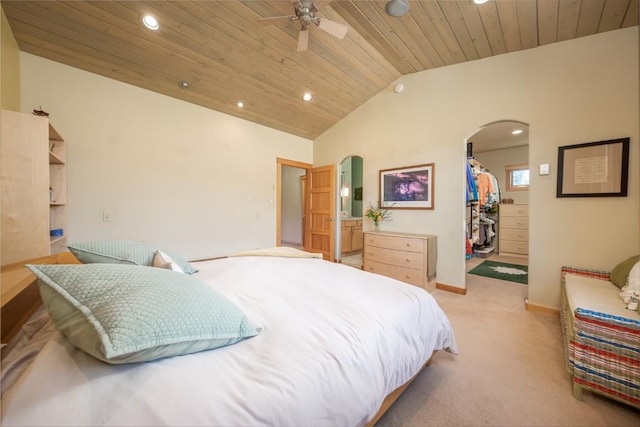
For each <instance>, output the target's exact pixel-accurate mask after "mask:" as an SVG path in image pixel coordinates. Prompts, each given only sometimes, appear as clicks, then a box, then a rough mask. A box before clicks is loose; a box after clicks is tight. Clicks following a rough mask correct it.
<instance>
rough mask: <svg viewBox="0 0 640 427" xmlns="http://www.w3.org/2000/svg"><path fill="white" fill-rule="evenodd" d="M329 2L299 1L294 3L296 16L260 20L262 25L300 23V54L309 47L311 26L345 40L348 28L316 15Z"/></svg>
mask: <svg viewBox="0 0 640 427" xmlns="http://www.w3.org/2000/svg"><path fill="white" fill-rule="evenodd" d="M326 3H330V2H329V1H315V2H314V1H313V0H299V1H297V2H295V3H293V8H294V13H295V15H290V16H274V17H270V18H260V19H259V21H260V23H261V24H262V25H271V24H278V23H280V22H285V21H290V22H294V21H300V33H299V34H298V49H297V50H298V52H301V51H303V50H306V49H307V47H308V46H309V29H308V27H309V25H310V24H314V25H315V26H317V27H318V28H320V29H321V30H322V31H324V32H326V33H328V34H331V35H332V36H334V37H336V38H339V39H343V38H344V36H345V35H346V34H347V29H348V27H347V26H346V25H344V24H340V23H338V22H334V21H330V20H328V19H326V18H320V17H319V16H316V13H317V12H318V11H319V10H320V7H321V6H322V5H324V4H326Z"/></svg>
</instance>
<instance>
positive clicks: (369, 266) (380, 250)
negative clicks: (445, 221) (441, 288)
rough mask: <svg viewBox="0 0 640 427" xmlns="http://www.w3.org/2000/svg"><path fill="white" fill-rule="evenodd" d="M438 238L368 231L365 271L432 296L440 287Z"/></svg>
mask: <svg viewBox="0 0 640 427" xmlns="http://www.w3.org/2000/svg"><path fill="white" fill-rule="evenodd" d="M436 242H437V241H436V236H433V235H427V234H413V233H398V232H393V233H392V232H383V231H367V232H365V233H364V257H363V261H364V270H365V271H369V272H371V273H377V274H381V275H383V276H387V277H392V278H394V279H397V280H401V281H403V282H407V283H409V284H412V285H415V286H418V287H421V288H423V289H426V290H427V291H429V292H431V291H433V290H434V289H435V287H436V280H435V279H436V278H435V272H436V271H435V268H436V260H437V253H436Z"/></svg>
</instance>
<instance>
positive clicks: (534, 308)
mask: <svg viewBox="0 0 640 427" xmlns="http://www.w3.org/2000/svg"><path fill="white" fill-rule="evenodd" d="M524 309H525V310H527V311H530V312H532V313H540V314H547V315H550V316H557V317H560V310H556V309H555V308H550V307H545V306H543V305H535V304H530V303H529V298H525V299H524Z"/></svg>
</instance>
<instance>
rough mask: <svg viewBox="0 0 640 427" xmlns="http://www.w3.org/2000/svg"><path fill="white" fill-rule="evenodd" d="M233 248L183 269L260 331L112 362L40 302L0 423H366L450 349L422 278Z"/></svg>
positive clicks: (443, 320) (451, 340) (448, 331)
mask: <svg viewBox="0 0 640 427" xmlns="http://www.w3.org/2000/svg"><path fill="white" fill-rule="evenodd" d="M238 255H241V256H232V257H227V258H222V259H216V260H208V261H202V262H193V263H191V265H192V266H193V267H194V269H195V270H198V271H197V273H194V274H192V275H191V276H192V277H193V278H194V279H197V280H198V281H200V282H202V283H204V284H206V286H207V287H210V288H212V289H215V291H216V292H217V293H218V294H220V295H222V296H223V297H224V298H226V299H227V300H228V301H230V302H231V303H232V304H233V305H235V306H236V307H237V308H238V309H239V310H241V311H242V312H243V313H244V314H246V316H247V318H249V319H250V320H251V322H253V323H254V324H255V325H258V329H259V330H260V333H258V334H256V335H255V336H251V337H248V338H246V339H242V340H239V341H238V342H236V343H233V344H231V345H226V346H222V347H219V348H215V349H213V350H208V351H199V352H196V353H191V354H185V355H180V356H175V357H164V358H160V359H156V360H153V361H149V362H144V363H121V364H111V363H104V362H103V361H100V360H98V359H97V358H95V357H93V356H91V355H89V354H88V353H87V352H85V351H82V350H80V349H78V348H77V347H75V346H74V345H72V344H70V342H69V341H68V340H67V339H66V338H65V337H64V336H63V335H62V334H61V333H60V332H58V331H56V330H54V329H52V328H51V327H50V325H49V326H43V325H45V322H44V321H43V320H42V317H41V316H46V312H44V314H39V313H38V312H37V313H36V319H32V320H31V323H33V322H36V329H44V330H47V328H48V329H49V334H50V335H51V337H50V338H47V340H46V344H44V346H43V347H42V349H41V350H40V351H39V352H38V354H37V356H36V357H35V358H34V359H33V361H30V362H29V365H28V367H26V368H25V369H24V372H22V373H21V374H20V375H16V373H15V372H16V369H9V370H8V371H11V372H12V374H11V376H13V377H16V376H19V378H17V379H15V378H13V379H10V380H11V383H12V384H11V386H10V387H8V389H7V390H6V393H4V395H3V399H2V417H3V418H2V424H3V425H4V426H38V425H65V426H72V425H78V426H89V425H92V426H95V425H114V426H115V425H128V426H133V425H140V426H151V425H153V426H161V425H171V426H179V425H189V426H196V425H207V426H256V425H269V426H275V425H277V426H365V425H373V424H374V423H375V421H377V419H378V418H379V417H380V416H381V415H382V413H383V412H384V410H386V408H387V407H388V406H389V405H390V404H391V403H392V401H393V400H394V399H395V398H397V396H398V395H399V394H400V392H401V391H402V390H404V387H406V385H408V383H409V382H410V381H411V380H412V379H413V378H414V377H415V376H416V375H417V374H418V373H419V372H420V370H421V369H422V368H423V367H424V366H425V365H426V364H428V363H429V362H430V360H431V358H432V355H433V354H434V353H435V352H437V351H438V350H445V351H447V352H450V353H452V354H456V353H457V346H456V342H455V337H454V333H453V330H452V328H451V325H450V323H449V320H448V319H447V317H446V315H445V314H444V312H443V311H442V310H441V309H440V307H439V306H438V305H437V303H436V301H435V300H434V298H433V297H432V296H431V295H430V294H429V293H428V292H426V291H424V290H423V289H421V288H418V287H415V286H412V285H408V284H405V283H403V282H399V281H396V280H393V279H390V278H387V277H384V276H380V275H376V274H373V273H368V272H364V271H361V270H358V269H355V268H352V267H349V266H345V265H341V264H336V263H331V262H328V261H324V260H322V259H318V258H317V257H316V256H314V255H313V254H308V253H306V252H301V251H291V250H278V249H275V248H274V249H273V250H269V251H255V252H248V253H243V254H238ZM143 268H146V267H143ZM172 273H173V272H172ZM175 274H180V273H175ZM31 335H33V333H32V334H31ZM28 347H29V345H28V344H26V345H19V346H18V347H16V350H20V349H25V348H26V349H28ZM31 351H32V350H31ZM10 359H11V360H20V357H17V356H15V355H12V356H11V358H10ZM5 371H7V370H6V369H5V366H3V381H4V380H5V378H4V375H5ZM7 380H9V378H7ZM3 391H4V390H3ZM425 398H428V396H425Z"/></svg>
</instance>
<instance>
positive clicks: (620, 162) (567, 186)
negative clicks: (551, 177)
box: [556, 138, 629, 197]
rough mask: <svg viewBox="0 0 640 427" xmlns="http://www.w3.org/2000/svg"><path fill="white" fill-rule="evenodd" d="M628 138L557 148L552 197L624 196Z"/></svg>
mask: <svg viewBox="0 0 640 427" xmlns="http://www.w3.org/2000/svg"><path fill="white" fill-rule="evenodd" d="M628 179H629V138H620V139H611V140H608V141H597V142H588V143H585V144H576V145H566V146H563V147H558V182H557V189H556V197H626V196H627V186H628Z"/></svg>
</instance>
